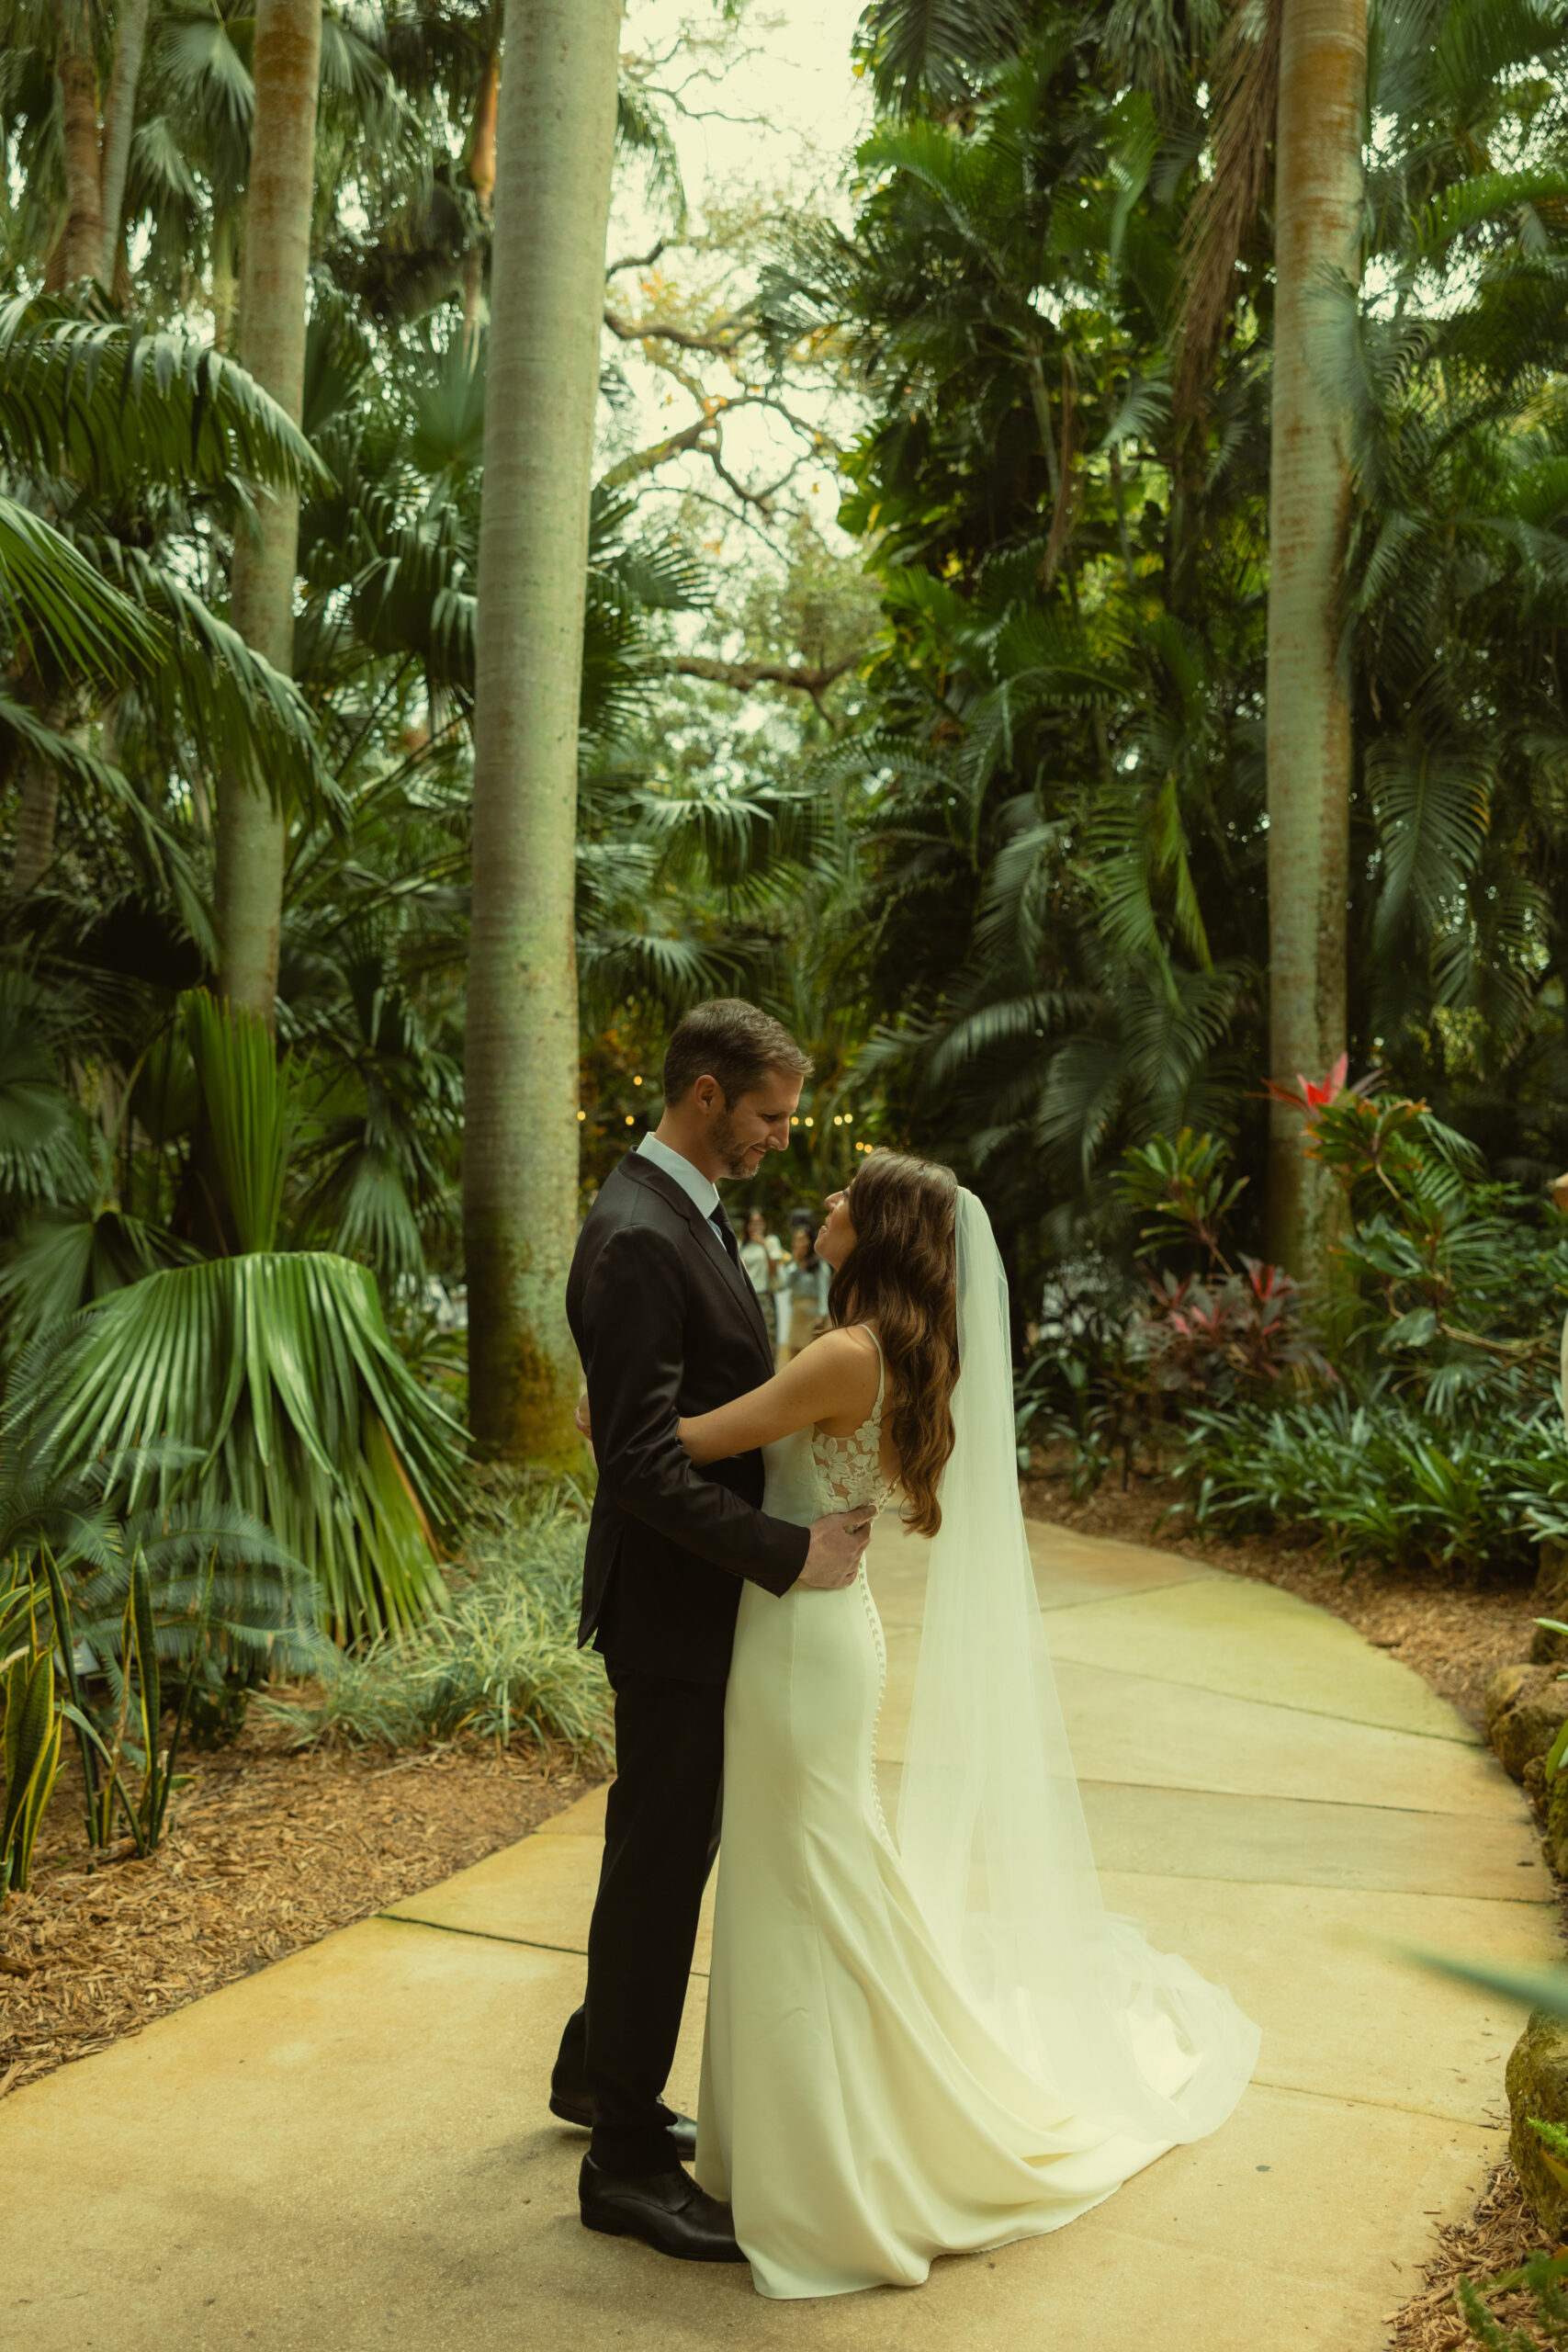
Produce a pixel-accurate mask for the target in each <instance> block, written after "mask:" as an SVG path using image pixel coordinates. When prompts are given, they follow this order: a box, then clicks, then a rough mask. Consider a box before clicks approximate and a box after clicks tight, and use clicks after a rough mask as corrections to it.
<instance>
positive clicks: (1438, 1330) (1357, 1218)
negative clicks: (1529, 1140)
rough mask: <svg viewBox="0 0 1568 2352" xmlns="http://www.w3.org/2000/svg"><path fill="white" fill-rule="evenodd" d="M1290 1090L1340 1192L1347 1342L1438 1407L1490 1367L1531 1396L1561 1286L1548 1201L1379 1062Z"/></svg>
mask: <svg viewBox="0 0 1568 2352" xmlns="http://www.w3.org/2000/svg"><path fill="white" fill-rule="evenodd" d="M1344 1078H1345V1064H1344V1061H1343V1059H1341V1060H1340V1061H1339V1062H1338V1063H1337V1064H1336V1066H1335V1069H1334V1070H1333V1071H1332V1072H1331V1073H1330V1077H1329V1080H1328V1082H1327V1083H1326V1084H1325V1085H1324V1086H1321V1087H1313V1086H1309V1085H1307V1084H1306V1083H1305V1082H1304V1081H1303V1091H1302V1093H1301V1094H1300V1095H1299V1096H1298V1095H1297V1094H1295V1093H1294V1092H1293V1091H1291V1090H1289V1089H1286V1088H1280V1087H1274V1086H1271V1087H1270V1088H1269V1093H1270V1094H1271V1095H1273V1097H1274V1098H1275V1100H1276V1101H1284V1102H1290V1103H1294V1104H1295V1105H1296V1106H1297V1107H1298V1108H1299V1109H1300V1110H1301V1111H1302V1114H1303V1149H1304V1150H1305V1151H1306V1152H1307V1153H1308V1154H1309V1155H1310V1157H1311V1158H1313V1159H1316V1160H1318V1161H1320V1162H1321V1163H1322V1164H1323V1165H1324V1166H1325V1168H1328V1169H1330V1170H1332V1171H1333V1173H1334V1175H1335V1177H1336V1178H1337V1181H1338V1183H1339V1186H1340V1189H1341V1191H1342V1193H1343V1194H1344V1199H1345V1212H1346V1214H1345V1221H1344V1226H1343V1228H1342V1230H1341V1233H1340V1236H1339V1239H1338V1241H1337V1245H1336V1254H1337V1257H1338V1258H1339V1260H1340V1261H1341V1262H1342V1264H1343V1265H1344V1267H1345V1269H1346V1271H1347V1273H1348V1277H1349V1279H1350V1281H1351V1283H1353V1285H1354V1288H1355V1291H1356V1294H1357V1296H1358V1299H1359V1307H1360V1317H1359V1325H1358V1328H1357V1329H1356V1331H1355V1332H1354V1334H1353V1335H1352V1344H1353V1345H1357V1346H1359V1351H1362V1352H1370V1353H1371V1355H1372V1356H1373V1357H1375V1358H1382V1359H1384V1360H1388V1359H1392V1360H1393V1365H1394V1368H1395V1379H1396V1382H1397V1385H1398V1386H1399V1388H1400V1389H1401V1390H1402V1391H1403V1392H1404V1393H1405V1394H1406V1395H1410V1396H1413V1397H1417V1398H1420V1399H1424V1400H1426V1401H1427V1402H1430V1403H1432V1404H1434V1405H1435V1406H1436V1407H1437V1408H1438V1409H1440V1410H1444V1411H1447V1410H1449V1409H1450V1408H1452V1407H1453V1406H1454V1405H1455V1404H1456V1403H1457V1401H1458V1400H1459V1398H1460V1397H1468V1398H1470V1399H1471V1401H1472V1402H1479V1399H1480V1393H1481V1392H1483V1391H1485V1392H1488V1393H1491V1392H1495V1389H1496V1385H1497V1383H1498V1382H1499V1381H1500V1380H1501V1381H1502V1382H1503V1383H1504V1384H1505V1385H1506V1387H1507V1389H1508V1390H1509V1391H1511V1392H1513V1393H1514V1394H1515V1395H1516V1396H1517V1401H1518V1402H1519V1403H1520V1404H1524V1403H1526V1402H1527V1400H1529V1401H1533V1400H1534V1398H1535V1397H1536V1396H1537V1395H1538V1393H1539V1392H1540V1389H1541V1385H1542V1383H1543V1381H1544V1380H1545V1379H1546V1378H1547V1377H1549V1376H1550V1374H1551V1370H1552V1369H1553V1368H1554V1365H1555V1362H1556V1356H1557V1351H1558V1336H1557V1334H1558V1325H1559V1322H1560V1320H1561V1317H1562V1306H1563V1302H1564V1299H1565V1297H1568V1241H1565V1239H1564V1238H1563V1233H1564V1227H1563V1220H1562V1216H1561V1214H1560V1213H1558V1212H1556V1211H1553V1210H1549V1209H1548V1207H1547V1204H1545V1202H1543V1201H1540V1200H1536V1199H1532V1198H1530V1197H1529V1195H1528V1194H1527V1193H1524V1192H1522V1191H1521V1190H1520V1189H1519V1187H1518V1186H1517V1185H1513V1184H1506V1183H1498V1182H1494V1181H1492V1180H1491V1179H1490V1178H1489V1177H1488V1175H1487V1171H1486V1168H1485V1164H1484V1162H1483V1159H1482V1157H1481V1154H1480V1153H1479V1151H1478V1150H1477V1149H1476V1148H1475V1146H1474V1145H1473V1144H1472V1143H1471V1142H1470V1141H1469V1140H1468V1138H1467V1137H1465V1136H1461V1135H1460V1134H1458V1133H1456V1131H1455V1130H1454V1129H1453V1128H1452V1127H1450V1126H1447V1125H1444V1123H1443V1122H1442V1121H1441V1120H1440V1119H1438V1117H1437V1116H1436V1115H1435V1114H1434V1113H1433V1112H1432V1110H1431V1108H1430V1107H1429V1105H1428V1104H1427V1103H1424V1102H1421V1101H1418V1100H1415V1099H1413V1098H1411V1097H1409V1096H1405V1095H1401V1094H1394V1093H1392V1092H1389V1091H1382V1085H1381V1073H1378V1072H1373V1073H1372V1074H1371V1076H1369V1077H1367V1078H1364V1079H1361V1080H1359V1081H1358V1083H1357V1084H1356V1085H1355V1086H1347V1085H1345V1083H1344Z"/></svg>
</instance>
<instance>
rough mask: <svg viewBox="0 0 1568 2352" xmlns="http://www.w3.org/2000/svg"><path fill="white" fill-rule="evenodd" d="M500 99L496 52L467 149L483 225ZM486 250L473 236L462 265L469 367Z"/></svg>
mask: <svg viewBox="0 0 1568 2352" xmlns="http://www.w3.org/2000/svg"><path fill="white" fill-rule="evenodd" d="M500 97H501V55H500V52H499V51H497V53H496V54H495V56H493V57H492V58H491V60H490V62H489V64H488V65H487V66H486V68H485V77H484V80H483V82H482V83H481V84H480V85H479V103H478V105H477V106H476V107H475V108H474V135H473V139H472V141H471V142H470V146H469V153H468V178H469V180H470V181H471V182H472V184H473V190H474V194H475V195H476V196H477V197H478V198H479V212H480V215H481V217H482V218H483V219H484V220H485V221H486V222H488V221H489V220H490V219H491V205H492V202H493V199H494V197H495V125H496V116H497V113H498V111H499V102H500ZM484 289H485V251H484V240H483V239H482V238H481V237H476V238H475V240H474V242H473V243H472V244H471V245H470V246H469V247H468V260H467V261H466V262H465V263H464V265H463V349H464V351H465V352H466V353H467V355H468V365H469V367H470V368H471V367H472V366H473V364H474V361H475V359H476V358H477V357H478V356H479V311H480V310H481V308H482V307H483V303H484Z"/></svg>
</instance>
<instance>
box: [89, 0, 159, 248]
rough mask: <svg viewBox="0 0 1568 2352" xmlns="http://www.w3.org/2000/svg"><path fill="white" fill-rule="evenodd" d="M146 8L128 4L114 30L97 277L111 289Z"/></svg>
mask: <svg viewBox="0 0 1568 2352" xmlns="http://www.w3.org/2000/svg"><path fill="white" fill-rule="evenodd" d="M147 8H148V0H125V5H124V6H123V7H122V8H121V9H120V12H119V16H118V19H117V21H116V24H115V39H114V74H113V75H112V77H111V79H110V82H109V95H108V99H107V104H106V106H105V107H104V162H103V195H102V199H101V201H102V211H103V224H104V243H103V260H102V263H101V265H100V266H99V269H98V276H99V277H100V278H101V279H102V280H103V282H104V284H105V285H106V286H112V285H113V283H114V276H115V265H116V263H117V262H118V259H119V245H120V232H121V229H122V227H123V221H122V219H121V215H122V214H123V212H124V209H125V176H126V173H127V172H128V171H129V169H130V138H131V133H132V131H133V130H135V128H136V85H137V84H138V83H139V82H140V81H141V52H142V51H143V49H144V48H145V46H146V41H147Z"/></svg>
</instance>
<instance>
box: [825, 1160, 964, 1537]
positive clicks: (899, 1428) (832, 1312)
mask: <svg viewBox="0 0 1568 2352" xmlns="http://www.w3.org/2000/svg"><path fill="white" fill-rule="evenodd" d="M849 1209H850V1222H851V1223H852V1226H853V1227H854V1229H855V1246H854V1248H853V1249H852V1250H851V1251H850V1254H849V1256H848V1257H847V1258H846V1259H845V1260H844V1262H843V1264H842V1265H841V1266H840V1268H839V1270H838V1272H837V1273H836V1274H835V1275H834V1276H833V1283H832V1287H831V1289H830V1290H829V1293H828V1313H829V1319H830V1320H831V1321H832V1322H833V1323H834V1324H835V1325H837V1326H838V1327H840V1329H842V1328H843V1327H844V1326H846V1325H848V1324H851V1323H874V1324H875V1326H876V1335H877V1338H878V1339H879V1340H881V1341H882V1351H883V1354H884V1355H885V1356H886V1359H887V1371H888V1374H889V1377H890V1379H891V1381H892V1383H893V1402H892V1405H891V1407H890V1408H889V1411H888V1415H887V1434H888V1436H889V1437H890V1438H891V1439H892V1441H893V1447H894V1451H895V1452H896V1453H897V1456H898V1475H899V1476H900V1478H901V1479H902V1481H903V1486H904V1497H905V1508H904V1517H905V1519H906V1520H907V1521H908V1524H909V1525H910V1526H911V1527H912V1528H914V1529H915V1530H916V1531H917V1532H918V1533H919V1534H921V1535H934V1534H935V1533H936V1532H937V1529H938V1528H939V1527H940V1526H941V1525H942V1505H941V1504H940V1502H939V1501H938V1500H937V1485H938V1481H939V1480H940V1479H941V1476H942V1471H943V1470H944V1469H945V1467H946V1465H947V1458H948V1455H949V1454H950V1453H952V1452H953V1402H952V1400H953V1386H954V1385H955V1383H956V1381H957V1379H958V1276H957V1245H956V1242H955V1239H954V1230H955V1222H956V1217H957V1210H958V1181H957V1179H956V1177H955V1176H954V1175H953V1170H952V1169H951V1168H943V1167H942V1166H940V1165H939V1164H938V1163H937V1162H936V1161H934V1160H930V1159H915V1158H914V1156H913V1155H912V1154H911V1153H908V1152H903V1151H874V1152H873V1153H872V1155H871V1157H870V1159H867V1160H865V1161H863V1163H862V1165H861V1167H860V1168H859V1170H857V1171H856V1174H855V1177H854V1181H853V1182H852V1184H851V1185H850V1188H849Z"/></svg>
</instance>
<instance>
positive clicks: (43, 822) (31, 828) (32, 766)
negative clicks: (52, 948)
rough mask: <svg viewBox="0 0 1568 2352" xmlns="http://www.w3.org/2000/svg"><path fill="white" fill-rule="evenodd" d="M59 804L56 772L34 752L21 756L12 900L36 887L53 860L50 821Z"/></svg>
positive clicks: (20, 897)
mask: <svg viewBox="0 0 1568 2352" xmlns="http://www.w3.org/2000/svg"><path fill="white" fill-rule="evenodd" d="M59 807H60V775H59V771H58V770H57V769H55V768H54V767H52V766H51V764H50V763H49V762H48V761H47V760H44V759H40V758H39V754H38V753H37V752H24V753H23V755H22V761H21V772H20V774H19V775H18V776H17V831H16V852H15V855H14V856H13V859H12V863H11V886H10V894H9V895H10V897H11V899H12V901H13V902H15V901H16V900H17V899H25V898H26V897H27V895H28V891H29V890H36V889H37V888H38V886H39V883H40V882H41V881H42V880H43V877H44V876H45V875H46V874H47V873H48V872H49V869H50V867H51V865H53V863H54V821H55V816H56V813H57V811H58V809H59Z"/></svg>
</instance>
